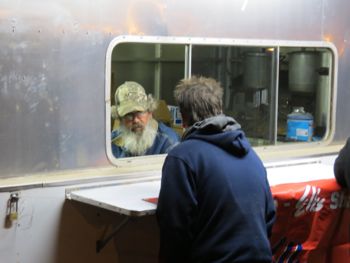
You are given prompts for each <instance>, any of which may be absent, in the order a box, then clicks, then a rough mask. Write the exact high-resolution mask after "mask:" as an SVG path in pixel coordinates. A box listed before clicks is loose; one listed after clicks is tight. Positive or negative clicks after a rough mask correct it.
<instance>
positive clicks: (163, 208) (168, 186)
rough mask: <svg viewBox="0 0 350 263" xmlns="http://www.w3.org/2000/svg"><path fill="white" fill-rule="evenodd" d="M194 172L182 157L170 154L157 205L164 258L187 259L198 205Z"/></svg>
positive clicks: (164, 167) (171, 260)
mask: <svg viewBox="0 0 350 263" xmlns="http://www.w3.org/2000/svg"><path fill="white" fill-rule="evenodd" d="M196 205H197V202H196V198H195V185H194V182H193V173H192V171H191V169H190V167H189V166H188V165H186V164H185V163H184V162H183V161H182V160H180V159H178V158H176V157H172V156H169V155H168V156H167V158H166V160H165V162H164V166H163V170H162V180H161V188H160V193H159V198H158V206H157V220H158V225H159V229H160V257H161V262H167V263H168V262H174V263H175V262H177V263H178V262H186V256H185V255H188V250H189V249H191V248H190V244H191V230H190V229H191V224H192V222H193V218H192V217H191V215H193V213H194V211H195V209H196Z"/></svg>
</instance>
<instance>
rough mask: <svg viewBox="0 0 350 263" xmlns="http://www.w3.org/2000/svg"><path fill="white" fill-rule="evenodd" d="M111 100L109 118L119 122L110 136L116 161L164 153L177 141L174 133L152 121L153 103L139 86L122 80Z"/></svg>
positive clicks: (154, 104) (154, 107)
mask: <svg viewBox="0 0 350 263" xmlns="http://www.w3.org/2000/svg"><path fill="white" fill-rule="evenodd" d="M114 97H115V103H116V105H115V106H114V107H113V108H112V115H114V117H115V118H116V119H118V120H119V123H120V126H119V127H118V129H117V130H114V131H112V135H111V138H112V152H113V155H114V156H115V157H116V158H121V157H132V156H140V155H152V154H162V153H167V152H168V151H169V150H170V149H172V148H173V146H175V145H176V144H177V143H178V142H179V136H178V135H177V133H176V132H175V131H174V130H172V129H171V128H170V127H168V126H166V125H165V124H164V123H162V122H158V121H156V120H155V119H153V116H152V112H153V111H154V110H155V109H156V108H157V102H156V101H155V100H154V99H153V98H152V96H151V95H150V94H149V95H148V96H147V95H146V92H145V89H144V88H143V87H142V86H141V85H140V84H138V83H137V82H133V81H126V82H125V83H123V84H122V85H120V86H119V87H118V88H117V90H116V92H115V95H114Z"/></svg>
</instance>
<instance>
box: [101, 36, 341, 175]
mask: <svg viewBox="0 0 350 263" xmlns="http://www.w3.org/2000/svg"><path fill="white" fill-rule="evenodd" d="M121 43H145V44H146V43H147V44H179V45H184V46H185V60H189V61H188V62H191V50H192V46H193V45H196V46H198V45H207V46H244V47H259V46H261V47H266V46H271V47H275V48H277V57H278V56H279V52H280V48H285V47H291V48H293V47H295V48H300V47H305V48H327V49H329V50H330V51H331V56H332V68H331V70H330V72H329V74H330V76H331V78H330V84H329V85H330V89H331V90H330V98H329V106H328V108H329V115H328V118H327V121H326V123H327V128H326V131H325V135H324V139H322V140H321V141H317V142H300V143H299V142H298V143H288V144H284V145H282V144H276V141H275V144H273V145H264V146H256V147H254V148H257V149H258V150H259V152H270V151H271V152H275V151H284V150H298V149H303V148H305V147H308V148H310V147H316V148H317V147H320V146H326V145H328V144H329V143H330V142H331V141H332V139H333V136H334V132H335V122H336V119H335V111H336V94H337V71H338V52H337V49H336V47H335V45H334V44H333V43H331V42H326V41H289V40H287V41H286V40H262V39H230V38H199V37H167V36H164V37H160V36H118V37H116V38H114V39H113V40H112V41H111V42H110V44H109V46H108V48H107V52H106V68H105V121H106V125H105V126H106V137H105V138H106V154H107V157H108V159H109V161H110V162H111V163H112V164H113V165H115V166H118V167H128V166H129V167H130V164H132V165H133V166H138V165H140V166H144V165H147V166H148V167H149V168H150V169H157V170H158V169H159V168H160V167H161V165H162V163H163V161H164V159H165V157H166V154H161V155H152V156H139V157H128V158H119V159H118V158H115V157H114V156H113V154H112V150H111V132H110V130H111V125H112V123H111V106H112V105H111V84H112V83H111V74H112V53H113V50H114V48H115V47H116V46H117V45H118V44H121ZM187 66H188V68H187ZM275 70H276V72H277V73H278V72H279V63H277V68H276V69H275ZM191 71H192V69H191V63H185V73H184V75H185V77H188V76H189V75H191ZM278 78H279V74H276V79H275V80H274V84H275V85H276V86H275V88H276V90H275V113H274V114H275V116H274V117H275V129H274V132H275V133H277V118H278V106H279V105H278V95H279V94H278V92H279V90H278V83H279V79H278ZM275 138H277V136H275Z"/></svg>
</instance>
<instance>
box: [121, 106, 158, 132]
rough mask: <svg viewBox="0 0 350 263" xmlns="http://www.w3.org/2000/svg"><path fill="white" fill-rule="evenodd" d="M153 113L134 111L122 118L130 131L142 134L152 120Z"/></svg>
mask: <svg viewBox="0 0 350 263" xmlns="http://www.w3.org/2000/svg"><path fill="white" fill-rule="evenodd" d="M151 117H152V113H151V112H148V111H134V112H130V113H128V114H126V115H125V116H124V117H122V119H121V121H122V123H123V125H124V126H125V127H126V128H127V129H129V130H130V131H132V132H134V133H137V134H142V132H143V131H144V129H145V127H146V126H147V123H148V121H149V120H150V119H151Z"/></svg>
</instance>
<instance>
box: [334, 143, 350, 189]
mask: <svg viewBox="0 0 350 263" xmlns="http://www.w3.org/2000/svg"><path fill="white" fill-rule="evenodd" d="M334 175H335V179H336V180H337V182H338V184H340V185H341V186H342V187H346V188H348V189H350V137H349V138H348V140H347V141H346V144H345V146H344V147H343V148H342V149H341V150H340V152H339V155H338V157H337V159H336V160H335V163H334Z"/></svg>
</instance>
